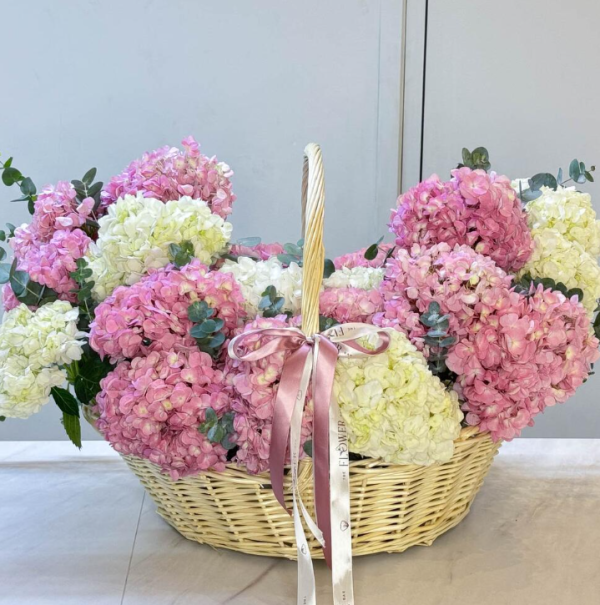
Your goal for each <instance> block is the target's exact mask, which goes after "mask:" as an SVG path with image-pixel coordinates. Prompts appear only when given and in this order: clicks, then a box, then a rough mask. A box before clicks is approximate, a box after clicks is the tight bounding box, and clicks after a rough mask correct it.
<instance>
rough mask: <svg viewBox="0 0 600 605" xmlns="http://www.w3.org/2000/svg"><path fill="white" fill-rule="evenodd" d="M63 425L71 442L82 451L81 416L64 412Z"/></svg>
mask: <svg viewBox="0 0 600 605" xmlns="http://www.w3.org/2000/svg"><path fill="white" fill-rule="evenodd" d="M62 423H63V426H64V427H65V431H66V433H67V436H68V437H69V439H70V440H71V442H72V443H73V444H74V445H76V446H77V447H78V448H79V449H81V423H80V421H79V416H72V415H71V414H66V413H65V412H63V417H62Z"/></svg>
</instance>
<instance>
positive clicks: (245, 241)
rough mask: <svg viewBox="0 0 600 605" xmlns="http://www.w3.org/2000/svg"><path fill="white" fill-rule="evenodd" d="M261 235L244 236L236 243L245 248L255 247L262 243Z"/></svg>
mask: <svg viewBox="0 0 600 605" xmlns="http://www.w3.org/2000/svg"><path fill="white" fill-rule="evenodd" d="M261 241H262V240H261V238H260V237H242V238H241V239H239V240H238V241H237V242H236V244H237V245H238V246H244V247H245V248H254V247H255V246H258V245H259V244H260V243H261Z"/></svg>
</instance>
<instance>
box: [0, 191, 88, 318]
mask: <svg viewBox="0 0 600 605" xmlns="http://www.w3.org/2000/svg"><path fill="white" fill-rule="evenodd" d="M93 207H94V200H93V199H92V198H86V199H85V200H83V202H81V203H79V202H78V200H77V195H76V193H75V189H74V188H73V186H72V185H71V183H67V182H66V181H59V182H58V183H57V184H56V185H55V186H52V185H47V186H46V187H44V189H43V190H42V192H41V193H40V194H39V196H38V198H37V200H36V201H35V204H34V213H33V218H32V221H31V223H30V224H29V225H22V226H21V227H18V228H17V229H15V233H14V236H13V237H12V238H11V239H10V246H11V248H12V249H13V252H14V255H15V258H16V259H17V268H18V269H19V270H20V271H27V273H28V274H29V277H30V278H31V279H32V280H33V281H34V282H37V283H39V284H42V285H44V286H47V287H49V288H52V289H53V290H55V291H56V292H57V293H58V294H59V298H60V299H61V300H68V301H70V302H74V301H75V300H77V295H76V294H75V293H74V292H72V290H74V289H75V290H76V289H77V284H76V283H75V281H74V280H73V279H71V277H70V275H69V274H70V273H71V271H75V269H76V268H77V266H76V264H75V261H76V260H77V259H79V258H82V257H83V256H84V255H85V253H86V252H87V249H88V246H89V244H90V242H91V240H90V238H89V237H88V235H87V234H86V233H85V232H84V231H83V230H82V229H80V227H82V226H83V225H84V224H85V223H86V221H87V219H88V218H89V217H90V216H91V214H92V210H93ZM3 301H4V308H5V309H6V310H9V309H10V308H14V306H16V304H18V301H17V299H16V298H15V296H14V293H13V292H12V289H11V288H10V286H6V287H5V288H4V295H3Z"/></svg>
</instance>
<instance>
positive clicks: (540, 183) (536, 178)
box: [529, 172, 558, 191]
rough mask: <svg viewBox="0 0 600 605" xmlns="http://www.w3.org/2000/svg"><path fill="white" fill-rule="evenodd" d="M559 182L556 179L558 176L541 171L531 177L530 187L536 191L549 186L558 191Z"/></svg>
mask: <svg viewBox="0 0 600 605" xmlns="http://www.w3.org/2000/svg"><path fill="white" fill-rule="evenodd" d="M557 186H558V183H557V181H556V177H555V176H554V175H553V174H550V173H549V172H540V173H538V174H534V175H533V176H532V177H531V178H530V179H529V187H530V189H532V190H534V191H539V190H540V189H541V188H542V187H549V188H550V189H553V190H554V191H556V188H557Z"/></svg>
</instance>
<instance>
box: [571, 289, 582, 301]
mask: <svg viewBox="0 0 600 605" xmlns="http://www.w3.org/2000/svg"><path fill="white" fill-rule="evenodd" d="M571 296H577V298H578V300H579V302H581V301H582V300H583V290H582V289H581V288H571V289H570V290H569V291H568V292H567V298H571Z"/></svg>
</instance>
